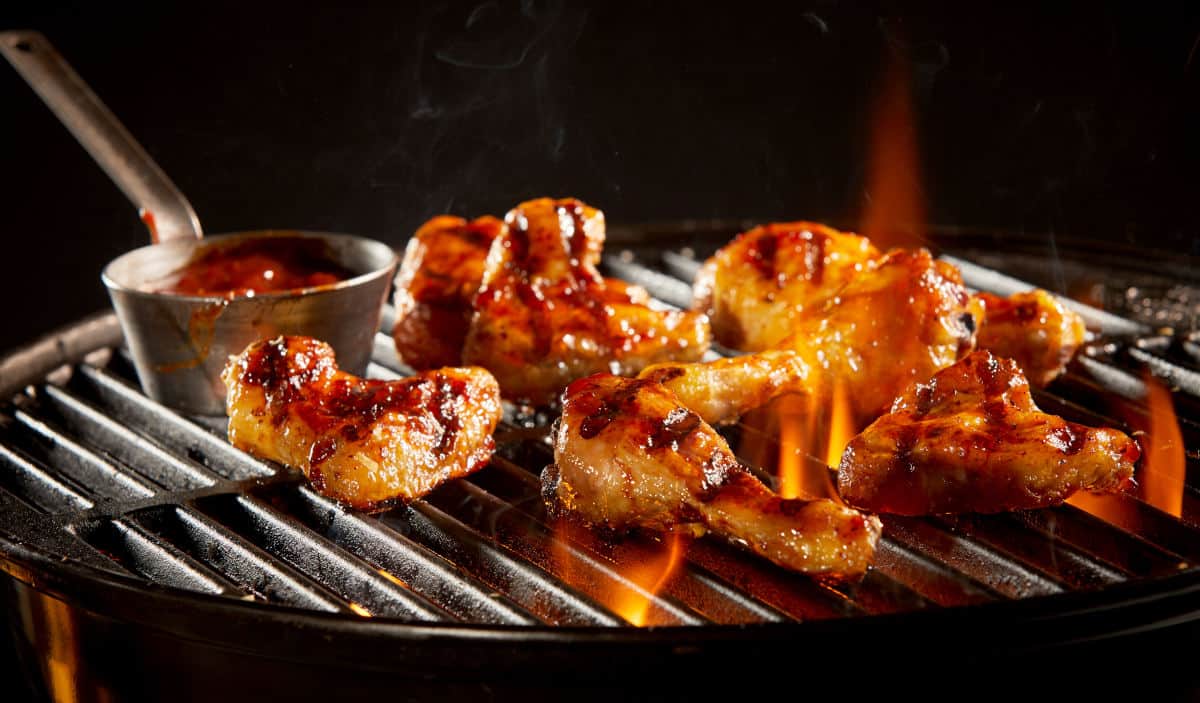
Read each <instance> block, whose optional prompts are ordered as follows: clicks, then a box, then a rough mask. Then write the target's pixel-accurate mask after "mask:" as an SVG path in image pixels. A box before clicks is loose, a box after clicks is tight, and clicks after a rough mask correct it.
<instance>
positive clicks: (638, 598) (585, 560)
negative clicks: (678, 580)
mask: <svg viewBox="0 0 1200 703" xmlns="http://www.w3.org/2000/svg"><path fill="white" fill-rule="evenodd" d="M553 530H554V535H555V539H554V540H553V541H552V542H551V552H552V563H553V568H554V571H555V575H556V576H558V577H559V578H560V579H562V580H563V581H565V582H566V583H568V584H570V585H571V586H573V587H575V588H577V589H579V590H581V591H583V592H584V593H587V594H588V595H590V596H591V597H592V598H595V599H596V600H597V601H599V602H600V603H601V604H602V605H604V606H605V607H606V608H608V609H609V610H611V611H612V612H614V613H616V614H617V615H619V616H621V617H622V618H624V619H625V620H626V621H628V622H629V623H630V624H632V625H635V626H637V627H645V626H647V625H653V624H655V623H654V622H652V617H653V613H652V611H651V604H652V603H653V602H654V598H655V596H657V595H658V594H660V593H662V592H663V591H665V590H666V589H667V587H668V586H670V584H671V581H672V579H673V578H674V577H675V575H676V574H677V573H678V572H679V570H680V567H681V566H682V565H683V561H684V555H685V554H686V553H687V541H686V539H685V537H686V535H685V534H684V533H682V532H671V533H668V534H667V535H666V536H665V537H664V539H663V541H661V542H649V541H645V540H628V541H619V542H608V543H606V544H601V541H600V540H598V539H597V537H596V535H595V534H593V533H592V532H591V531H590V530H586V529H584V528H582V527H581V526H579V525H577V524H575V523H573V522H571V521H570V520H567V519H559V520H557V521H555V524H554V528H553ZM578 545H588V546H590V547H592V550H593V551H596V552H607V554H608V556H609V557H610V559H611V561H603V562H602V561H601V560H600V559H597V558H596V557H595V556H594V555H591V554H589V553H588V552H587V550H585V549H581V548H580V547H579V546H578Z"/></svg>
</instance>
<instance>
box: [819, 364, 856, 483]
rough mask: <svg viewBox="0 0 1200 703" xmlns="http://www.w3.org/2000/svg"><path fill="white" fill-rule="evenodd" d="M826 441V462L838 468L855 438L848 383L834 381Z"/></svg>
mask: <svg viewBox="0 0 1200 703" xmlns="http://www.w3.org/2000/svg"><path fill="white" fill-rule="evenodd" d="M827 434H828V438H827V439H826V442H825V463H826V464H828V465H829V466H831V467H834V468H836V467H837V466H838V464H840V463H842V453H843V452H845V451H846V445H847V444H850V440H852V439H854V435H855V434H856V433H855V431H854V413H853V411H852V408H851V407H850V397H849V396H848V395H846V384H845V383H842V382H840V381H838V380H834V382H833V395H832V405H831V406H830V408H829V432H828V433H827Z"/></svg>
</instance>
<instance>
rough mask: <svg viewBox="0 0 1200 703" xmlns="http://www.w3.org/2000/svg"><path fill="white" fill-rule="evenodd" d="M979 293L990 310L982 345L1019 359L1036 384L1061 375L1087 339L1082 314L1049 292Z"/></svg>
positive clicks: (980, 340)
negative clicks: (1008, 294) (1004, 294)
mask: <svg viewBox="0 0 1200 703" xmlns="http://www.w3.org/2000/svg"><path fill="white" fill-rule="evenodd" d="M977 297H978V298H979V300H980V301H981V302H982V303H983V305H984V307H985V308H986V311H985V313H984V317H983V324H981V325H980V326H979V335H978V337H977V342H978V344H979V348H980V349H987V350H988V351H990V352H993V353H994V354H996V355H997V356H1001V357H1006V358H1010V359H1013V360H1014V361H1016V362H1017V366H1019V367H1020V368H1021V370H1022V371H1024V372H1025V377H1026V378H1028V379H1029V382H1030V383H1032V384H1033V385H1035V386H1039V387H1040V386H1047V385H1049V384H1050V382H1051V381H1053V380H1054V379H1056V378H1058V377H1059V376H1060V375H1061V374H1062V372H1063V371H1065V370H1066V367H1067V362H1069V361H1070V360H1071V358H1072V357H1073V356H1075V352H1076V350H1078V349H1079V347H1080V346H1081V345H1082V344H1083V343H1084V341H1086V338H1087V328H1086V327H1084V324H1083V318H1082V317H1080V316H1079V315H1078V314H1076V313H1075V312H1073V311H1071V310H1069V309H1067V307H1066V306H1064V305H1063V304H1062V303H1061V302H1059V301H1058V299H1056V298H1055V297H1054V296H1052V295H1050V294H1049V293H1047V292H1046V291H1044V290H1032V291H1028V292H1025V293H1017V294H1015V295H1010V296H1009V297H1007V298H1001V297H1000V296H998V295H992V294H991V293H980V294H978V296H977Z"/></svg>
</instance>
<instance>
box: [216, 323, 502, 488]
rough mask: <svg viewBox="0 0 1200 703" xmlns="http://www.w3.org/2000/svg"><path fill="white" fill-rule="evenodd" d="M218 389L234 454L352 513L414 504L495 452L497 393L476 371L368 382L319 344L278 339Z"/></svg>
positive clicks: (253, 349) (231, 369)
mask: <svg viewBox="0 0 1200 703" xmlns="http://www.w3.org/2000/svg"><path fill="white" fill-rule="evenodd" d="M223 379H224V381H225V386H226V388H227V389H228V395H227V400H226V410H227V413H228V414H229V441H230V442H231V443H232V444H233V445H234V446H235V447H237V448H239V449H242V450H245V451H247V452H250V453H251V454H255V455H257V456H260V457H262V458H264V459H270V460H273V461H278V462H280V463H282V464H286V465H287V466H291V467H294V468H298V469H300V470H301V471H303V472H304V474H305V475H306V476H307V477H308V479H309V481H311V482H312V484H313V486H314V487H315V488H316V489H317V490H318V491H320V492H321V493H324V494H325V495H327V496H330V497H331V498H336V499H337V500H341V501H344V502H346V503H349V504H350V505H353V506H355V507H359V508H371V507H373V506H376V505H377V504H379V503H380V502H382V501H387V500H391V499H395V498H399V499H403V500H413V499H415V498H419V497H421V496H423V495H425V494H426V493H428V492H429V491H431V490H433V489H434V488H436V487H437V486H438V485H440V484H442V483H443V482H445V481H449V480H451V479H455V478H459V477H461V476H466V475H467V474H470V473H472V472H474V471H476V470H478V469H480V468H482V467H483V466H484V465H485V464H487V462H488V460H489V459H490V458H491V455H492V451H493V449H494V447H495V443H494V441H493V439H492V432H493V431H494V430H495V428H496V423H497V422H499V420H500V414H501V409H500V391H499V388H498V387H497V385H496V380H495V379H494V378H492V376H491V374H489V373H488V372H487V371H485V370H483V369H480V368H444V369H440V370H437V371H427V372H425V373H422V374H419V375H417V376H414V377H411V378H406V379H403V380H400V381H377V380H368V379H362V378H357V377H355V376H352V375H350V374H347V373H344V372H342V371H339V370H338V368H337V363H336V361H335V359H334V355H333V349H332V348H330V347H329V345H327V344H325V343H324V342H320V341H317V340H315V339H311V338H308V337H277V338H275V339H272V340H269V341H263V342H256V343H255V344H252V345H250V346H249V347H247V348H246V350H245V351H244V352H242V353H241V354H240V355H239V356H236V357H232V358H231V359H230V361H229V363H228V365H226V367H225V372H224V374H223Z"/></svg>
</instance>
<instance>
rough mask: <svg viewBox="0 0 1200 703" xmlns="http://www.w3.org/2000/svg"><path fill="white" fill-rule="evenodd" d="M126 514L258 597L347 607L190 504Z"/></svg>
mask: <svg viewBox="0 0 1200 703" xmlns="http://www.w3.org/2000/svg"><path fill="white" fill-rule="evenodd" d="M130 519H131V520H132V521H133V522H134V524H136V525H137V526H138V527H140V528H142V529H143V530H145V531H147V532H149V533H151V534H153V535H155V536H157V537H158V538H159V539H161V540H163V541H165V542H168V543H170V544H173V545H175V546H176V547H178V548H179V549H181V550H182V551H184V552H186V553H187V554H189V555H191V556H192V557H194V558H195V559H197V560H198V561H200V562H201V563H203V564H206V565H207V566H209V567H211V568H213V569H215V570H216V571H218V572H219V573H221V574H223V575H224V576H226V577H227V578H229V579H230V580H231V581H233V582H234V583H236V584H238V585H240V586H241V587H242V588H245V589H246V590H247V591H249V592H251V593H253V594H254V595H255V596H256V597H258V598H260V599H262V600H265V601H267V602H271V603H279V604H283V605H290V606H294V607H299V608H308V609H312V610H322V611H326V612H336V613H350V612H352V610H351V609H350V608H349V607H348V606H347V605H346V604H344V603H343V602H342V601H341V599H339V598H338V597H337V596H335V595H334V594H332V593H330V592H329V591H328V590H326V589H325V588H324V587H322V586H320V585H318V584H317V583H314V582H313V581H311V580H310V579H309V578H308V577H307V576H305V575H304V574H302V573H300V572H298V571H296V570H295V569H293V568H292V567H291V566H289V565H288V564H286V563H283V562H281V561H279V560H277V559H275V558H274V557H273V556H272V555H271V554H270V553H268V552H267V551H265V550H263V549H261V548H259V547H258V546H256V545H254V544H252V543H250V542H249V541H247V540H246V539H244V538H242V537H241V536H239V535H237V534H235V533H233V532H231V531H229V530H227V529H225V528H224V527H223V526H222V525H220V524H219V523H217V522H215V521H213V520H212V519H211V518H209V517H207V516H206V515H204V514H202V513H200V512H198V511H196V510H195V509H193V508H191V507H188V506H182V505H181V506H165V507H163V508H153V509H150V510H145V511H141V512H139V513H136V514H134V515H131V516H130Z"/></svg>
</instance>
